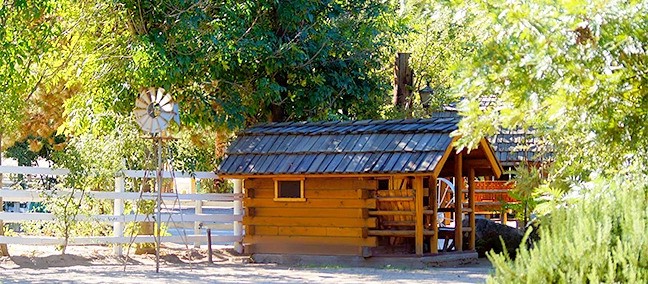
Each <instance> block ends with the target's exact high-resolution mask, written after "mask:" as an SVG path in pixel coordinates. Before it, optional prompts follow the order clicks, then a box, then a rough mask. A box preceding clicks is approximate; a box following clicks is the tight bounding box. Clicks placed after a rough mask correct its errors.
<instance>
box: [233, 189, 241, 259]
mask: <svg viewBox="0 0 648 284" xmlns="http://www.w3.org/2000/svg"><path fill="white" fill-rule="evenodd" d="M233 183H234V195H235V196H238V197H234V215H242V214H243V202H242V197H240V196H241V194H243V180H242V179H235V180H233ZM233 225H234V226H233V227H234V236H237V237H241V238H242V237H243V224H242V223H241V222H239V221H234V224H233ZM234 250H236V251H237V252H238V253H243V243H242V242H241V241H238V242H235V243H234Z"/></svg>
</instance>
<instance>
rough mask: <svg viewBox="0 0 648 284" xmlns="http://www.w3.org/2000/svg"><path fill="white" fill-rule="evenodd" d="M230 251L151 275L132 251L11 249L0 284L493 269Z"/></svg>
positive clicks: (296, 279) (479, 274)
mask: <svg viewBox="0 0 648 284" xmlns="http://www.w3.org/2000/svg"><path fill="white" fill-rule="evenodd" d="M230 251H231V250H228V249H221V250H217V251H216V254H215V256H214V263H213V264H209V263H208V262H207V261H206V252H205V251H204V250H193V251H191V252H188V251H187V250H185V249H184V248H177V247H176V248H165V250H163V251H162V260H163V261H162V263H161V265H160V273H155V256H151V255H146V256H135V255H132V253H131V254H130V255H131V258H130V259H129V260H128V261H127V263H126V264H124V262H125V261H124V260H123V259H120V258H116V257H112V256H110V255H111V250H110V249H109V248H106V247H101V246H83V247H71V248H69V249H68V254H66V255H60V253H58V252H56V251H55V250H54V249H53V248H51V247H34V246H16V245H10V246H9V252H10V253H11V254H12V256H11V257H0V276H1V278H0V283H111V282H112V283H145V282H149V283H198V282H201V283H413V282H418V283H483V282H484V281H485V279H486V277H487V276H488V274H489V273H490V272H491V271H492V267H491V265H490V263H489V262H488V260H485V259H482V260H480V262H479V263H478V264H474V265H466V266H460V267H444V268H429V269H422V270H419V269H403V268H390V267H385V268H381V269H377V268H351V267H326V266H324V267H322V266H313V267H309V266H306V267H288V266H280V265H273V264H246V263H243V260H244V258H243V257H240V256H233V255H232V254H231V253H230ZM395 266H396V265H395Z"/></svg>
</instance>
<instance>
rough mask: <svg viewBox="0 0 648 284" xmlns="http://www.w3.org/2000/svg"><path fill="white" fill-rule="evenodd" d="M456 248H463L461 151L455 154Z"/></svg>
mask: <svg viewBox="0 0 648 284" xmlns="http://www.w3.org/2000/svg"><path fill="white" fill-rule="evenodd" d="M454 160H455V161H454V162H455V164H454V166H455V167H454V170H455V193H456V194H455V238H454V241H455V248H456V250H457V251H462V250H463V230H462V227H463V226H462V225H461V224H462V222H463V220H462V219H463V198H462V197H463V193H462V192H463V175H462V170H463V168H462V161H463V154H462V153H461V152H460V153H458V154H456V155H455V159H454Z"/></svg>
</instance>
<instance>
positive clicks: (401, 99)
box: [392, 53, 414, 118]
mask: <svg viewBox="0 0 648 284" xmlns="http://www.w3.org/2000/svg"><path fill="white" fill-rule="evenodd" d="M409 57H410V54H409V53H398V55H397V56H396V63H395V64H394V96H393V98H392V103H393V104H394V107H395V108H396V109H397V110H399V111H403V112H405V115H406V116H407V117H408V118H409V117H411V115H412V114H411V113H410V104H411V103H412V99H411V97H412V84H413V82H414V73H413V72H412V68H410V66H409Z"/></svg>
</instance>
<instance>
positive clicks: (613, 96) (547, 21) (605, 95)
mask: <svg viewBox="0 0 648 284" xmlns="http://www.w3.org/2000/svg"><path fill="white" fill-rule="evenodd" d="M467 5H468V7H469V9H473V10H477V11H481V12H479V13H481V15H482V16H480V17H479V19H480V20H479V21H476V22H474V26H473V27H472V29H473V30H476V31H479V32H478V34H479V36H480V38H481V39H483V40H482V41H481V44H480V45H479V48H478V49H477V50H476V52H475V53H474V56H472V57H470V58H469V59H467V60H463V61H461V62H459V64H457V66H456V70H457V72H456V74H457V78H458V79H457V81H456V83H455V87H454V88H453V89H452V93H453V94H454V95H455V96H457V97H459V96H461V97H465V99H464V100H462V102H461V103H460V104H459V108H460V110H461V114H462V115H464V116H465V118H464V119H463V120H462V122H461V124H460V129H459V130H458V131H457V132H456V135H460V136H461V138H460V140H459V143H460V144H461V145H462V146H467V147H471V146H474V145H475V143H476V142H477V141H478V138H479V137H483V136H489V135H492V134H494V133H495V132H496V129H497V128H498V127H505V128H516V127H522V128H530V127H532V128H534V129H536V130H537V131H538V134H539V135H541V136H544V137H545V138H547V139H549V140H550V142H551V143H552V144H553V145H554V147H555V151H554V154H555V158H556V163H555V165H556V167H555V168H556V169H557V172H556V173H558V174H559V175H560V176H562V177H564V176H571V175H575V176H578V177H580V178H584V179H587V177H588V175H589V174H590V173H592V172H597V173H601V174H614V173H617V172H619V171H623V170H624V167H625V166H624V165H626V164H627V163H629V162H631V161H637V160H640V161H646V158H647V156H646V150H645V149H647V147H646V146H648V145H647V141H648V139H647V138H648V125H646V123H644V122H645V121H646V119H648V92H647V90H646V88H645V86H646V83H647V82H648V79H647V78H648V77H647V73H646V70H648V68H647V67H648V56H646V43H647V42H648V36H647V35H646V33H645V30H646V28H648V17H646V14H647V12H648V7H647V6H646V5H645V3H643V2H623V1H592V2H588V3H582V2H580V1H565V2H560V3H555V2H552V1H533V2H525V3H510V2H504V1H496V2H490V1H489V2H488V3H481V2H478V3H477V4H467ZM484 98H487V99H492V98H496V101H497V103H496V104H493V105H491V106H490V107H488V108H486V109H482V108H480V101H481V100H483V99H484Z"/></svg>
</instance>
